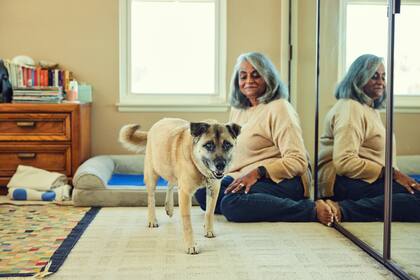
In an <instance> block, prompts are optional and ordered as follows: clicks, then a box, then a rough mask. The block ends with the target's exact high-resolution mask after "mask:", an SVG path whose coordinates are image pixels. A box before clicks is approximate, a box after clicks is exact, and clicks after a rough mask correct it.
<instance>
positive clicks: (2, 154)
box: [0, 103, 91, 194]
mask: <svg viewBox="0 0 420 280" xmlns="http://www.w3.org/2000/svg"><path fill="white" fill-rule="evenodd" d="M90 111H91V104H90V103H87V104H73V103H72V104H70V103H65V104H8V103H1V104H0V193H1V194H5V193H6V188H5V186H6V185H7V183H8V182H9V180H10V178H11V176H12V175H13V174H14V172H15V171H16V168H17V166H18V165H19V164H23V165H29V166H34V167H38V168H42V169H45V170H49V171H56V172H60V173H63V174H66V175H67V177H69V178H71V177H72V176H73V174H74V173H75V172H76V170H77V167H78V166H79V165H80V164H81V163H82V162H83V161H85V160H87V159H88V158H89V157H90V146H91V142H90V141H91V137H90V133H91V121H90Z"/></svg>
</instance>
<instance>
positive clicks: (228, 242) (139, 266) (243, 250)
mask: <svg viewBox="0 0 420 280" xmlns="http://www.w3.org/2000/svg"><path fill="white" fill-rule="evenodd" d="M175 210H176V211H175V215H174V217H173V218H169V217H167V216H166V214H164V210H163V209H162V208H158V209H157V213H158V219H159V222H160V227H159V228H156V229H149V228H147V227H146V213H147V208H103V209H101V211H100V212H99V214H98V215H97V217H96V218H95V220H94V221H93V222H92V224H91V225H90V226H89V227H88V229H87V230H86V232H85V233H84V235H83V236H82V238H81V239H80V240H79V242H78V243H77V245H76V246H75V248H74V249H73V250H72V252H71V253H70V255H69V256H68V258H67V260H66V261H65V263H64V264H63V266H62V267H61V268H60V270H59V271H58V272H57V273H56V274H54V275H52V276H51V277H49V279H124V280H125V279H170V280H177V279H180V280H181V279H182V280H187V279H199V280H206V279H216V280H229V279H238V280H246V279H258V280H260V279H261V280H265V279H267V280H268V279H366V280H371V279H396V277H395V276H393V275H392V274H391V273H390V272H389V271H388V270H387V269H385V268H384V267H383V266H382V265H380V264H378V263H377V262H376V261H375V260H373V259H372V258H370V257H369V256H368V255H367V254H366V253H364V252H363V251H362V250H360V249H359V248H358V247H357V246H355V245H353V244H352V243H351V241H349V240H348V239H346V238H345V237H343V236H342V235H341V234H340V233H339V232H337V231H336V230H334V229H331V228H327V227H325V226H322V225H321V224H318V223H249V224H236V223H229V222H226V220H225V219H224V218H223V217H221V216H217V219H216V222H215V227H216V233H217V234H218V235H217V237H216V238H214V239H207V238H205V237H203V236H202V221H203V212H202V211H201V210H200V209H199V208H198V207H193V211H192V213H193V224H194V230H195V236H196V241H197V242H198V244H199V246H200V249H201V253H200V254H199V255H195V256H190V255H187V254H185V253H184V251H183V250H184V248H183V241H182V235H181V234H182V232H181V226H180V223H179V217H178V214H179V213H178V208H176V209H175Z"/></svg>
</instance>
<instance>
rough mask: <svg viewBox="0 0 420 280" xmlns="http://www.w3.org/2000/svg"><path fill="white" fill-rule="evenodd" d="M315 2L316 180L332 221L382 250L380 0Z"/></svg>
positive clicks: (383, 6) (383, 49) (383, 46)
mask: <svg viewBox="0 0 420 280" xmlns="http://www.w3.org/2000/svg"><path fill="white" fill-rule="evenodd" d="M337 2H341V3H340V4H341V5H339V4H338V3H337ZM321 3H323V5H322V7H321V18H320V22H321V30H320V92H321V100H320V109H319V112H320V132H319V135H320V140H319V141H320V142H319V157H318V168H319V172H318V187H319V191H320V195H321V197H323V198H325V199H327V201H328V203H329V205H330V206H331V208H332V210H334V211H335V212H336V213H337V221H338V222H341V225H342V226H343V227H344V228H345V229H346V230H347V231H349V232H350V233H351V234H353V235H354V236H356V237H357V238H358V239H360V240H361V241H363V242H364V243H366V244H367V245H368V246H370V247H371V248H373V249H374V250H375V251H377V252H378V253H379V254H382V249H383V216H384V211H383V209H384V207H383V204H384V176H383V166H384V161H385V126H384V124H383V122H382V119H381V114H380V109H381V108H382V107H383V106H384V105H385V103H384V100H385V92H386V91H385V80H384V78H385V69H386V62H385V61H384V58H385V57H386V55H387V14H386V10H387V1H385V0H384V1H375V3H376V4H375V5H372V4H369V3H372V1H366V2H364V1H360V0H358V1H351V0H348V1H328V0H325V1H321ZM331 5H333V6H334V7H335V11H334V10H331ZM368 22H372V23H374V26H375V27H374V32H372V29H371V28H367V27H366V23H368ZM340 28H341V29H340ZM364 54H370V55H364ZM335 57H337V59H336V58H335ZM340 220H341V221H340ZM367 222H368V223H367Z"/></svg>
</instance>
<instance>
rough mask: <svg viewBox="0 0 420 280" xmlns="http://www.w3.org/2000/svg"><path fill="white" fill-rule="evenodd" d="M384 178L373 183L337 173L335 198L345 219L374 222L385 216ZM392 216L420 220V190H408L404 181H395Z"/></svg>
mask: <svg viewBox="0 0 420 280" xmlns="http://www.w3.org/2000/svg"><path fill="white" fill-rule="evenodd" d="M384 191H385V182H384V179H383V178H381V179H378V180H377V181H375V182H373V183H372V184H369V183H367V182H365V181H363V180H358V179H350V178H348V177H344V176H337V177H336V181H335V185H334V197H333V200H335V201H338V202H339V205H340V208H341V212H342V220H343V221H345V222H346V221H348V222H372V221H383V219H384ZM392 220H393V221H401V222H420V192H419V191H414V194H410V193H409V192H407V189H406V188H404V187H403V186H402V185H400V184H399V183H397V182H396V181H393V184H392Z"/></svg>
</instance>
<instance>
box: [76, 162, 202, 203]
mask: <svg viewBox="0 0 420 280" xmlns="http://www.w3.org/2000/svg"><path fill="white" fill-rule="evenodd" d="M143 164H144V155H101V156H95V157H93V158H90V159H89V160H87V161H85V162H84V163H83V164H82V165H81V166H79V168H78V169H77V171H76V173H75V175H74V177H73V186H74V190H73V202H74V205H76V206H147V191H146V186H145V185H144V180H143V179H144V178H143ZM166 189H167V182H166V181H165V180H163V179H162V178H160V179H159V181H158V184H157V188H156V193H155V194H156V205H157V206H163V205H164V204H165V196H166ZM174 204H175V205H177V204H178V195H177V191H176V188H175V190H174ZM193 204H195V205H197V203H196V201H195V200H194V198H193Z"/></svg>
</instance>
